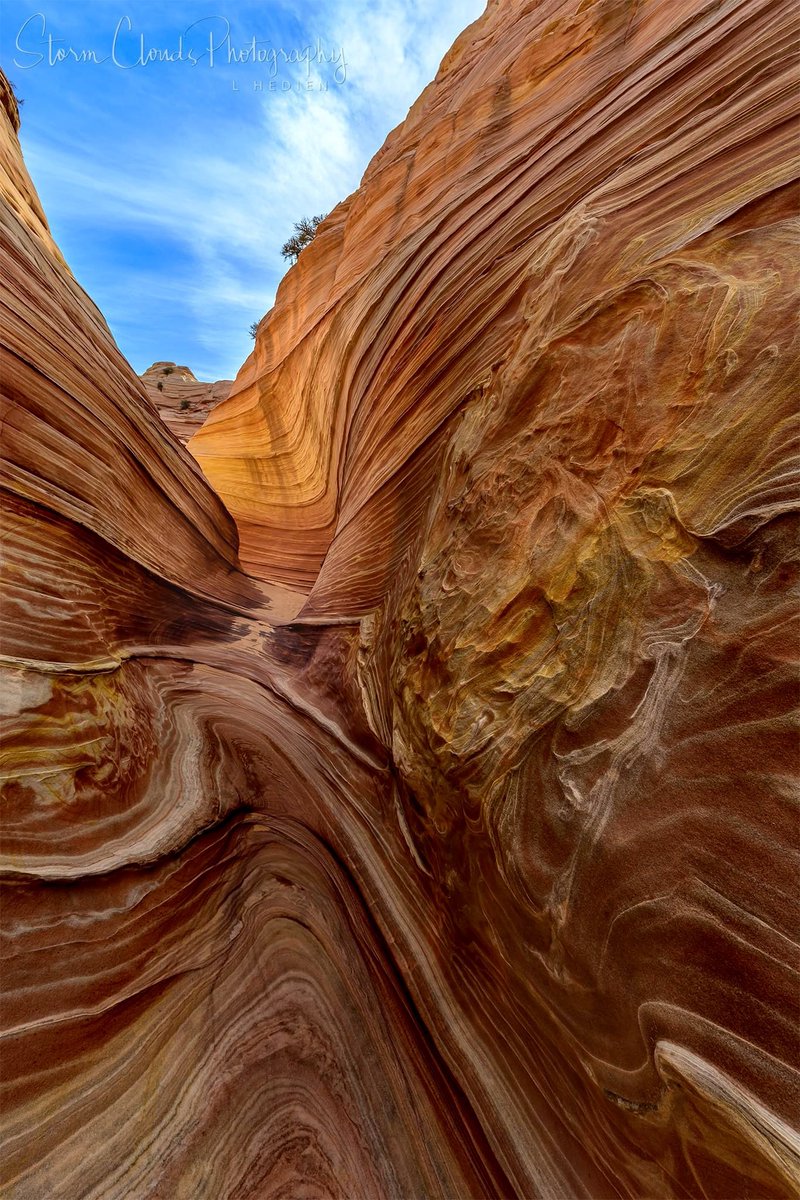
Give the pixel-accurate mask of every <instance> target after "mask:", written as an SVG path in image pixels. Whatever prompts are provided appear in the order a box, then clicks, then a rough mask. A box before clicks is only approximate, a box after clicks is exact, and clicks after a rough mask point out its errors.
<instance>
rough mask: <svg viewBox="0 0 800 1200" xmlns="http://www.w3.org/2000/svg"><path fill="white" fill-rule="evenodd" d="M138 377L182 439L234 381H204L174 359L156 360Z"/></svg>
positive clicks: (160, 414) (201, 420)
mask: <svg viewBox="0 0 800 1200" xmlns="http://www.w3.org/2000/svg"><path fill="white" fill-rule="evenodd" d="M140 378H141V380H142V383H143V384H144V386H145V391H146V392H147V394H148V396H149V397H150V399H151V400H152V402H153V404H154V405H155V406H156V409H157V410H158V415H159V416H160V417H161V420H162V421H163V422H164V424H165V425H166V426H167V427H168V428H169V429H171V430H172V432H173V433H174V434H175V436H176V437H177V438H179V439H180V440H181V441H182V442H188V440H189V438H190V437H191V436H192V434H194V433H197V430H198V429H199V428H200V426H201V425H202V424H203V422H204V421H205V420H206V418H207V417H208V414H209V413H210V412H211V410H212V408H215V407H216V405H217V404H219V403H220V401H221V400H224V399H225V398H226V397H227V395H228V393H229V392H230V390H231V384H232V383H233V380H232V379H218V380H217V381H216V383H203V382H201V380H199V379H197V378H196V377H195V374H194V372H193V371H192V370H191V369H190V368H189V367H180V366H178V364H177V363H174V362H155V363H153V365H152V366H151V367H148V368H147V370H146V371H145V373H144V374H143V375H142V376H141V377H140Z"/></svg>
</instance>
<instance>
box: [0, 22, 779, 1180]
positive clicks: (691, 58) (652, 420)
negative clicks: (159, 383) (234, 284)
mask: <svg viewBox="0 0 800 1200" xmlns="http://www.w3.org/2000/svg"><path fill="white" fill-rule="evenodd" d="M793 15H794V14H793V7H792V5H791V4H788V3H787V4H783V3H779V2H770V3H759V2H758V0H747V2H746V3H744V2H743V3H739V4H736V3H727V4H724V5H720V4H718V3H713V4H712V3H708V4H698V3H691V4H690V3H689V2H688V0H686V3H683V2H681V0H644V2H642V3H639V4H634V3H630V4H629V3H611V2H604V3H595V4H591V3H585V2H584V3H578V2H577V0H574V2H572V3H565V2H563V0H557V2H556V0H551V2H545V3H537V4H531V5H525V4H521V3H520V4H510V3H493V4H491V5H490V6H489V8H488V10H487V12H486V14H485V16H484V17H483V18H482V19H481V21H479V22H478V23H476V25H474V26H473V27H471V28H470V29H469V30H467V31H466V32H465V33H464V34H463V35H462V37H461V38H460V39H459V41H458V42H457V43H456V46H455V47H454V48H453V50H452V51H451V52H450V54H449V55H448V56H447V58H446V59H445V62H444V63H443V65H442V68H441V70H440V73H439V76H438V77H437V80H436V81H435V82H434V83H433V84H432V85H431V87H430V88H429V89H428V90H427V91H426V92H425V93H424V94H423V96H422V97H421V98H420V100H419V101H418V103H417V104H416V105H415V107H414V108H413V109H412V111H411V113H410V114H409V117H408V119H407V121H406V122H405V123H404V124H403V125H402V126H400V127H399V128H398V129H397V130H395V132H394V133H393V134H391V135H390V137H389V139H388V140H387V142H386V144H385V146H384V147H383V149H382V150H381V151H380V152H379V154H378V155H377V156H376V158H375V159H374V160H373V163H372V164H371V166H370V168H369V169H368V171H367V174H366V176H365V179H364V182H363V184H362V187H361V188H360V189H359V191H358V192H356V193H355V194H354V196H352V197H351V198H350V199H349V200H347V201H345V202H344V203H343V204H342V205H340V206H339V208H338V209H336V210H335V211H334V213H333V214H332V215H331V216H330V217H329V218H328V219H327V221H326V222H325V223H324V225H323V226H322V227H321V229H320V232H319V233H318V235H317V238H316V239H315V241H314V243H313V244H312V245H311V246H310V247H309V248H307V249H306V250H305V251H303V253H302V255H301V256H300V260H299V263H298V265H297V266H296V267H295V268H293V269H292V270H291V271H290V272H289V274H288V276H287V278H286V280H285V281H284V283H283V285H282V287H281V290H280V292H279V296H278V302H277V304H276V307H275V309H274V310H273V312H272V313H271V314H270V315H269V317H268V318H267V320H266V321H265V322H262V325H261V329H260V332H259V335H258V338H257V341H256V345H255V350H254V353H253V355H252V356H251V357H250V358H249V359H248V361H247V362H246V363H245V365H244V366H243V368H242V370H241V372H240V374H239V377H238V379H237V380H236V382H235V384H234V388H233V391H232V394H231V396H230V398H229V399H227V400H224V401H223V402H222V403H220V404H219V405H218V406H216V407H215V408H214V410H213V412H212V413H211V415H210V417H209V418H208V420H207V421H206V423H205V425H204V426H203V428H202V430H201V431H200V432H199V433H198V434H196V435H195V437H194V438H193V439H192V442H191V445H190V449H191V451H192V454H193V455H194V459H196V460H197V461H196V462H195V461H194V459H193V458H192V457H190V455H189V454H188V453H187V452H186V451H185V450H184V449H183V447H182V446H181V445H180V443H179V441H178V440H177V439H176V438H175V437H173V436H172V435H171V434H170V433H169V432H168V430H166V429H165V428H164V426H163V424H162V423H161V422H160V420H159V418H158V415H157V413H156V412H155V409H154V406H153V404H152V402H151V401H150V400H149V399H148V395H147V394H146V392H145V388H144V386H143V384H142V382H141V381H140V380H138V379H137V377H136V376H135V375H134V374H133V372H132V371H131V369H130V367H129V366H128V365H127V364H126V363H125V362H124V361H123V359H122V358H121V357H120V355H119V353H118V351H117V349H116V347H115V346H114V343H113V340H112V339H111V337H110V334H109V333H108V330H107V328H106V326H105V324H104V322H103V320H102V317H101V316H100V314H99V313H98V311H97V309H96V308H95V307H94V305H93V304H92V303H91V301H90V300H89V299H88V298H87V297H86V296H85V294H84V293H83V292H82V291H81V289H80V288H79V287H78V285H77V284H76V283H75V281H74V280H73V279H72V277H71V275H70V274H69V271H68V269H67V268H66V266H65V264H64V263H63V260H62V259H61V257H60V255H59V253H58V251H57V248H56V247H55V245H54V244H53V241H52V238H51V236H50V233H49V230H48V228H47V224H46V221H45V218H44V215H43V213H42V211H41V208H40V206H39V203H38V200H37V198H36V195H35V192H34V191H33V188H32V185H31V184H30V181H29V179H28V177H27V175H26V173H25V169H24V166H23V164H22V160H21V157H20V155H19V149H18V145H17V142H16V136H15V132H14V123H13V121H11V120H10V121H9V122H7V123H6V124H5V126H4V130H3V155H4V166H5V170H4V178H3V185H2V186H3V196H4V200H5V204H4V206H3V214H2V226H1V227H0V234H1V235H2V257H3V262H2V271H3V279H4V281H5V287H4V290H3V301H2V302H3V312H2V320H1V321H0V328H2V333H3V338H4V359H3V364H2V380H3V391H4V404H5V408H6V414H5V423H4V439H3V449H4V452H5V455H6V459H7V469H6V476H5V482H4V489H5V490H4V493H3V495H4V497H5V504H6V515H5V517H4V525H3V528H4V534H5V567H4V570H5V601H4V604H3V607H2V613H0V615H1V616H2V618H3V619H4V622H5V629H4V634H3V651H4V655H5V661H6V670H5V676H4V688H3V705H2V712H3V717H4V723H5V733H4V751H5V758H6V767H5V772H6V780H7V782H6V784H5V790H4V793H3V825H4V829H3V832H4V837H3V845H2V852H3V860H2V868H3V872H4V876H3V878H4V883H3V892H4V895H3V921H2V933H3V939H4V949H3V954H4V958H3V971H2V979H1V980H0V982H1V983H2V987H3V992H4V994H3V1004H2V1022H3V1040H2V1043H1V1044H0V1045H1V1046H2V1063H0V1066H1V1068H2V1069H1V1070H0V1077H1V1078H2V1086H3V1088H4V1094H3V1114H4V1129H5V1149H4V1152H3V1155H2V1165H3V1171H4V1182H3V1184H2V1190H3V1195H4V1196H6V1195H7V1196H9V1197H11V1198H13V1200H42V1198H43V1197H50V1196H52V1197H55V1198H58V1200H89V1198H91V1200H100V1198H104V1200H111V1198H113V1200H123V1198H126V1200H127V1198H128V1197H136V1198H137V1200H138V1198H139V1197H144V1198H148V1200H150V1198H163V1200H167V1198H169V1200H171V1198H172V1197H177V1198H183V1197H186V1198H187V1200H188V1198H189V1197H191V1198H194V1197H207V1198H208V1200H216V1198H218V1197H230V1198H232V1200H233V1198H236V1200H240V1198H251V1197H252V1198H253V1200H256V1198H258V1200H261V1198H262V1197H267V1198H270V1200H271V1198H273V1197H274V1198H282V1200H298V1198H302V1200H306V1198H314V1200H317V1198H319V1200H323V1198H327V1197H340V1198H341V1200H353V1198H356V1200H362V1198H363V1200H373V1198H378V1197H381V1198H383V1197H391V1198H393V1200H418V1198H419V1200H421V1198H422V1197H426V1198H427V1197H435V1198H441V1200H467V1198H470V1200H477V1198H479V1197H480V1198H488V1197H492V1198H501V1197H502V1198H511V1197H515V1198H520V1200H532V1198H534V1197H537V1198H538V1197H542V1198H544V1200H573V1198H584V1200H606V1198H607V1197H608V1198H611V1197H620V1198H625V1200H642V1198H647V1200H650V1198H666V1197H670V1198H672V1197H674V1198H682V1200H687V1198H690V1197H691V1198H694V1197H703V1198H707V1200H739V1198H744V1197H753V1198H755V1197H758V1200H784V1198H786V1197H791V1196H794V1195H795V1194H796V1193H797V1190H798V1178H800V1153H799V1151H798V1137H797V1134H796V1132H795V1129H794V1126H795V1125H796V1122H797V1113H798V1096H799V1092H798V1086H797V1085H798V1063H797V1017H798V994H800V992H799V991H798V977H797V945H796V942H797V921H796V892H797V885H796V878H797V874H796V871H797V863H796V861H795V856H794V851H795V849H796V843H797V825H796V817H795V816H794V815H793V814H794V813H796V810H795V809H793V808H792V804H793V800H794V798H795V797H796V783H795V781H796V767H797V731H796V726H795V725H794V724H793V720H792V713H793V711H794V709H795V706H796V699H797V695H796V692H797V688H796V680H797V675H796V669H795V667H794V666H793V660H794V659H795V657H796V654H795V652H796V648H797V631H796V629H794V630H793V628H792V626H793V622H795V621H796V617H797V611H798V610H797V596H796V591H793V588H795V587H796V583H797V576H798V574H800V568H799V567H798V557H800V556H799V555H798V541H797V537H796V528H795V522H796V510H797V484H796V478H795V477H794V476H793V475H792V468H793V462H794V459H793V458H792V454H793V450H794V446H793V441H792V437H793V435H794V434H795V433H796V427H795V416H796V391H797V375H798V363H797V333H796V330H797V313H796V302H795V297H796V295H797V282H798V281H797V279H796V277H793V274H792V272H793V270H794V269H796V260H797V256H796V234H797V223H796V214H795V208H796V200H797V193H796V192H793V191H792V190H791V185H792V169H791V162H790V160H791V156H792V153H793V151H794V148H795V147H794V130H793V129H792V127H791V125H790V124H789V123H788V117H789V115H790V113H789V106H790V104H791V103H792V102H793V101H796V89H794V88H793V86H792V83H793V80H792V75H791V59H790V56H789V48H788V41H789V35H790V31H791V26H792V19H793ZM8 112H9V114H11V116H12V117H13V115H14V106H13V103H11V101H9V103H8ZM158 365H161V364H157V366H158ZM167 365H169V364H167ZM197 463H199V464H200V466H201V467H202V474H201V473H200V471H199V470H198V467H197ZM211 485H213V486H211ZM215 492H216V493H217V494H218V495H219V496H221V497H222V499H223V500H224V502H225V505H226V506H227V509H228V511H226V509H225V508H224V507H223V505H222V503H221V502H220V500H219V499H218V498H217V495H215ZM229 514H232V517H233V518H234V519H235V523H234V520H233V519H232V518H231V515H229Z"/></svg>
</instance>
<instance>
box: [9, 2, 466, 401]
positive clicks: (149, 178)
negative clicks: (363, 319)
mask: <svg viewBox="0 0 800 1200" xmlns="http://www.w3.org/2000/svg"><path fill="white" fill-rule="evenodd" d="M482 8H483V0H438V2H437V0H377V2H368V0H337V2H336V3H334V4H327V5H324V6H323V5H321V4H320V6H319V8H318V9H313V8H311V9H310V8H309V7H308V5H307V4H303V5H300V4H298V5H297V6H296V7H295V9H294V16H295V19H296V21H297V22H298V23H299V27H301V28H302V30H303V31H304V32H305V33H306V34H307V36H308V37H314V38H316V37H318V38H319V39H320V41H321V42H322V43H323V44H324V45H327V46H330V47H333V46H340V47H342V48H343V50H344V54H345V59H346V63H347V77H346V80H345V82H344V83H343V84H342V85H341V86H337V85H335V84H334V83H333V82H332V80H331V76H330V73H329V72H328V74H327V75H326V73H325V70H324V69H323V68H315V69H314V71H313V72H312V83H314V84H322V83H323V82H324V81H327V82H328V89H327V91H320V90H316V88H315V89H314V90H308V91H306V90H293V91H289V92H285V93H280V92H273V93H270V92H269V91H267V90H265V91H264V92H263V93H259V92H253V91H252V80H251V79H250V78H249V77H248V79H247V80H246V81H244V80H243V81H242V82H241V84H240V87H241V88H242V89H243V91H245V90H248V89H249V95H247V96H245V95H244V94H243V95H242V96H241V97H240V99H241V120H238V119H237V120H233V121H232V120H230V119H228V120H227V121H226V122H225V123H224V125H214V123H213V121H210V120H209V119H206V120H198V121H197V123H195V124H193V122H192V120H191V119H189V120H188V121H187V120H186V119H183V120H182V121H181V122H180V123H176V124H175V125H171V124H170V121H169V114H165V116H164V120H163V123H162V124H161V127H155V128H154V127H152V125H151V124H150V123H147V122H145V123H143V124H142V125H141V126H139V125H137V118H136V113H130V112H127V113H126V116H125V122H126V123H125V129H124V153H121V152H120V136H121V134H120V123H119V119H120V114H119V113H116V114H115V111H114V103H113V97H111V98H110V101H111V102H110V103H108V104H107V106H106V108H105V110H104V111H103V112H102V113H98V112H95V113H93V114H92V113H91V112H87V122H88V124H89V127H90V135H89V136H87V137H85V138H81V139H79V138H75V139H74V140H73V142H72V144H63V141H60V139H59V131H58V129H57V128H55V129H52V130H51V131H50V134H49V135H43V134H42V132H41V130H39V131H37V130H34V131H32V132H31V134H30V136H29V137H28V138H27V140H25V139H24V141H23V145H24V148H25V152H26V158H27V160H28V163H29V167H30V169H31V173H32V175H33V178H34V182H35V183H36V184H37V186H39V187H40V189H41V191H42V194H43V199H44V201H45V205H46V207H47V209H48V212H49V215H50V217H51V222H52V224H53V226H54V231H55V233H56V236H57V237H58V236H61V235H62V234H63V237H62V241H66V242H67V243H68V245H67V256H68V259H71V260H72V265H73V266H74V268H75V269H76V274H77V275H78V277H79V279H80V281H81V282H82V283H83V284H84V285H85V286H86V287H87V290H89V291H90V292H91V293H92V294H93V297H94V299H95V300H96V301H97V303H98V304H99V306H100V308H101V309H102V310H103V311H104V312H105V313H106V315H107V316H108V318H109V322H110V324H111V326H112V329H113V330H114V332H115V333H116V335H117V338H118V340H119V342H120V345H121V347H122V349H123V351H124V352H125V353H126V354H127V355H128V357H129V358H130V359H131V361H132V362H133V365H134V367H135V368H136V369H137V370H140V371H141V370H144V368H145V367H147V366H148V365H149V362H150V361H153V360H154V359H163V358H174V357H177V358H180V359H181V360H182V361H185V362H187V363H188V365H190V366H192V368H193V369H194V370H195V372H196V373H197V374H198V375H199V376H201V377H206V378H212V377H213V378H218V377H222V376H230V375H232V374H233V373H234V372H235V370H236V369H237V368H238V365H239V364H240V362H241V361H242V360H243V359H244V357H245V355H246V354H247V353H248V351H249V349H250V345H251V343H250V339H249V336H248V334H247V329H248V326H249V324H250V322H251V321H253V320H254V319H257V318H260V317H261V315H262V314H263V313H264V312H265V311H266V309H267V308H268V307H269V305H270V304H271V303H272V300H273V298H274V294H275V290H276V288H277V284H278V282H279V281H280V278H281V276H282V275H283V273H284V270H285V263H284V262H283V260H282V259H281V256H280V247H281V245H282V243H283V241H284V240H285V239H286V238H287V237H288V236H289V234H290V233H291V231H292V225H293V222H294V221H295V220H297V219H298V218H299V217H301V216H304V215H311V214H313V213H318V212H327V211H329V210H330V209H331V208H333V207H334V205H335V204H336V203H338V201H339V200H342V199H343V198H344V197H345V196H346V195H348V194H349V193H350V192H351V191H352V190H354V188H356V187H357V186H358V183H359V180H360V178H361V175H362V174H363V171H364V169H365V168H366V166H367V163H368V162H369V159H370V158H371V157H372V155H373V154H374V153H375V152H376V151H377V150H378V149H379V147H380V144H381V143H382V141H383V139H384V137H385V136H386V134H387V133H388V132H389V130H390V129H391V128H392V127H393V126H394V125H396V124H397V123H398V122H399V121H401V120H402V119H403V117H404V116H405V114H406V112H407V110H408V108H409V107H410V105H411V104H412V103H413V101H414V100H415V99H416V97H417V95H418V94H419V92H420V91H421V90H422V88H423V87H424V86H425V84H426V83H428V82H429V81H430V80H431V79H432V78H433V76H434V74H435V71H436V69H437V67H438V64H439V62H440V60H441V58H442V56H443V55H444V53H445V52H446V51H447V49H448V48H449V46H450V45H451V43H452V42H453V40H454V38H455V37H456V35H457V34H458V33H459V32H460V30H461V29H462V28H463V27H464V26H465V25H466V24H468V23H469V22H470V21H471V20H474V19H475V18H476V17H477V16H478V15H479V14H480V12H481V10H482ZM299 70H300V69H299V68H296V69H295V74H294V75H293V76H292V75H290V73H289V72H288V70H287V71H285V73H284V77H285V78H295V79H296V78H298V77H301V76H299V75H298V71H299ZM229 74H230V72H229ZM234 78H235V76H233V75H232V74H230V85H229V86H232V83H233V79H234ZM75 99H76V103H78V104H82V103H83V102H84V101H83V99H82V97H81V96H80V95H78V96H76V98H75ZM123 103H124V98H120V100H119V104H120V105H122V104H123ZM92 134H93V135H94V136H91V135H92ZM115 235H116V236H118V237H120V238H123V239H124V238H126V237H127V238H129V239H132V240H133V241H134V242H136V241H137V239H139V241H138V242H137V244H139V245H144V246H146V247H147V248H148V249H147V251H146V252H145V251H142V252H141V255H140V257H139V259H138V260H137V261H134V262H130V261H126V260H125V253H124V246H123V247H119V246H118V247H117V253H118V257H117V258H115V259H114V269H113V270H112V269H110V267H109V263H108V254H109V239H113V238H114V236H115ZM120 264H121V265H120Z"/></svg>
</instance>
